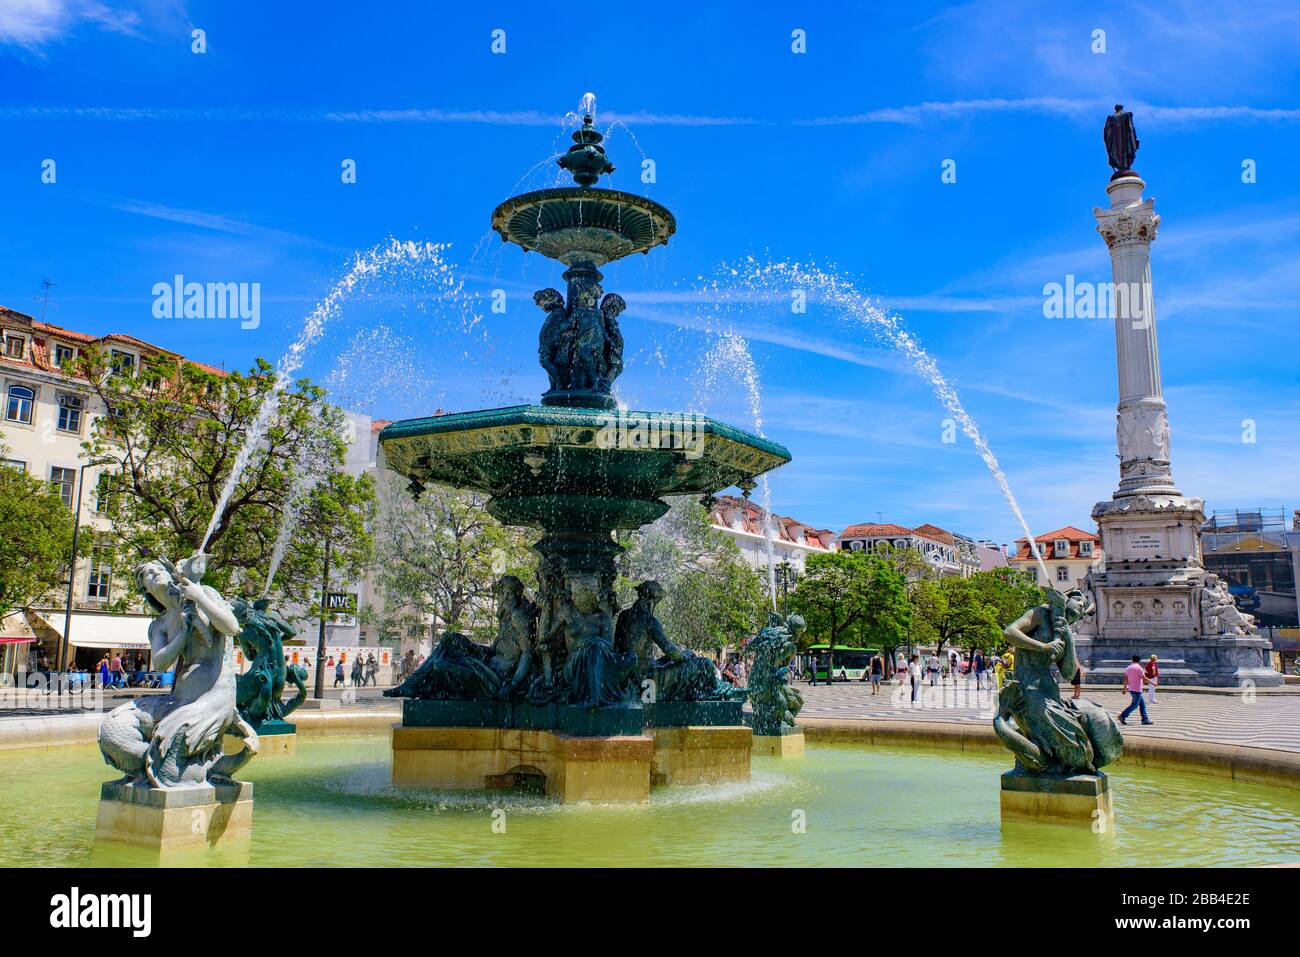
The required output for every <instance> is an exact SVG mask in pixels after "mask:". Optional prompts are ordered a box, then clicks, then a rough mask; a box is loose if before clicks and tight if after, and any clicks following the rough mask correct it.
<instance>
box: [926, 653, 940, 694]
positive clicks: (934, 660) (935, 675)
mask: <svg viewBox="0 0 1300 957" xmlns="http://www.w3.org/2000/svg"><path fill="white" fill-rule="evenodd" d="M925 667H926V670H927V671H929V672H930V687H931V688H933V687H934V686H935V685H936V684H938V683H939V656H938V655H936V654H934V653H933V652H931V654H930V657H929V658H927V659H926V662H925Z"/></svg>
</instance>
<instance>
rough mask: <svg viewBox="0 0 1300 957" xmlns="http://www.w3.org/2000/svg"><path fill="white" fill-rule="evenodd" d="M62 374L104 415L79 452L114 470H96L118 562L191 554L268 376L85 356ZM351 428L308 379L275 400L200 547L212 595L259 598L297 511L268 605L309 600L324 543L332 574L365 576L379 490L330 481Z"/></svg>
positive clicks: (157, 359)
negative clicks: (78, 381) (82, 384)
mask: <svg viewBox="0 0 1300 957" xmlns="http://www.w3.org/2000/svg"><path fill="white" fill-rule="evenodd" d="M70 374H74V375H76V376H78V377H79V378H84V379H85V380H86V381H88V382H89V383H90V388H91V390H92V392H93V393H94V394H95V395H96V396H97V397H98V398H99V399H100V401H102V402H103V403H104V407H105V408H106V410H107V412H106V414H104V415H101V416H98V417H97V418H96V419H95V421H94V425H93V427H92V429H91V433H90V436H89V437H88V439H87V440H86V442H84V443H83V448H84V450H85V453H86V454H87V456H88V457H92V458H95V459H101V460H108V461H110V462H111V463H112V464H110V465H109V466H108V467H107V468H106V470H105V472H104V473H101V478H100V482H101V485H100V488H99V498H100V500H101V501H107V502H111V503H112V505H111V508H107V509H106V511H107V514H108V517H109V518H110V521H111V523H112V536H113V545H114V547H115V549H116V551H117V552H118V553H119V554H122V555H125V556H126V557H127V559H128V560H132V561H133V560H136V559H138V558H140V557H142V556H147V555H167V556H169V557H176V556H178V555H187V554H190V553H192V552H194V551H195V550H197V549H198V548H199V547H200V546H201V545H202V543H203V540H204V536H205V534H206V533H207V529H208V524H209V521H210V520H211V519H212V517H213V514H214V512H215V511H216V509H217V504H218V502H219V501H220V499H221V495H222V491H223V489H224V487H225V485H226V482H227V480H228V478H229V477H230V474H231V472H232V470H233V468H234V466H235V463H236V458H237V456H238V455H239V452H240V450H241V449H242V448H243V447H244V445H245V440H246V438H247V436H248V435H249V432H250V429H251V428H252V427H253V425H254V422H255V420H256V418H257V416H258V412H259V410H260V409H261V408H262V406H263V403H264V402H266V400H267V399H268V396H270V395H271V393H272V391H273V385H274V382H275V370H274V369H273V368H272V366H271V365H270V364H269V363H267V362H265V361H264V360H260V359H259V360H257V362H256V363H255V364H254V366H253V368H252V369H251V370H250V371H249V373H248V374H241V373H239V372H232V373H230V374H228V375H222V374H218V373H216V372H214V371H211V370H208V369H204V368H200V367H199V366H197V365H194V364H193V363H190V362H186V361H184V360H183V359H180V358H178V357H175V356H168V355H160V356H154V357H148V358H146V359H145V360H144V361H143V362H142V363H141V365H140V367H139V368H138V369H136V368H127V367H123V366H120V365H117V364H115V362H114V360H113V359H112V358H111V357H110V356H109V355H106V354H105V353H104V352H103V351H100V350H95V349H88V350H86V351H85V352H84V353H83V354H82V355H81V356H80V357H79V359H78V362H77V364H76V366H75V368H74V369H73V370H72V372H71V373H70ZM346 424H347V423H346V419H345V417H344V415H343V413H342V411H341V410H339V409H337V408H335V407H333V406H331V405H329V404H328V403H327V402H326V401H325V393H324V390H322V389H321V388H319V387H318V386H315V385H313V384H312V383H311V382H310V381H309V380H307V379H300V380H298V381H297V382H296V383H295V384H293V385H292V386H291V387H289V388H287V389H286V390H284V392H283V393H282V394H281V395H280V397H279V401H278V402H276V403H275V405H274V413H273V414H272V415H271V416H270V419H269V421H268V422H267V426H266V429H265V431H264V433H263V434H262V436H261V439H260V441H258V442H257V443H256V445H255V446H254V447H253V448H252V450H251V454H250V456H249V459H248V462H247V465H246V467H245V469H244V471H243V473H242V475H241V478H240V480H239V482H238V484H237V485H236V486H235V488H234V490H233V492H232V494H231V495H230V497H229V499H228V500H227V501H226V502H225V503H224V505H223V506H222V508H221V512H220V514H219V515H218V516H217V521H216V524H215V526H214V528H213V532H212V535H211V537H210V538H209V539H208V543H207V551H208V554H209V555H210V556H211V563H210V566H209V567H210V569H211V571H210V573H209V574H210V576H211V577H210V579H209V581H210V583H211V584H212V585H214V586H215V587H217V588H219V589H222V590H227V591H243V592H245V593H254V594H260V593H261V591H262V588H263V586H264V583H265V580H266V576H267V573H268V570H269V569H270V566H271V564H272V562H273V557H274V556H275V552H276V548H275V546H276V541H277V539H278V538H279V532H280V529H281V527H282V524H283V523H284V521H285V520H286V516H287V514H289V513H292V512H294V511H297V512H298V514H297V521H296V525H295V526H294V529H293V534H292V536H291V537H290V540H289V543H288V547H287V548H286V549H285V550H284V554H283V563H282V565H281V567H280V570H279V571H278V572H277V574H276V577H275V581H274V587H273V590H272V596H273V597H274V598H276V599H277V600H280V601H285V602H290V603H294V604H300V605H309V604H310V603H311V601H312V600H313V599H314V598H315V597H316V596H317V594H318V591H319V585H320V580H321V577H322V571H323V561H324V550H325V541H326V540H327V539H328V540H329V541H330V545H331V548H330V550H331V559H332V563H333V565H334V567H335V568H336V569H338V570H339V572H340V573H341V574H348V575H352V576H356V575H359V574H360V572H361V570H362V569H363V568H364V566H365V564H366V563H367V561H368V559H369V553H370V545H371V542H370V538H369V535H368V534H367V533H366V523H367V521H368V519H369V514H370V512H369V510H370V508H371V504H372V503H373V500H374V490H373V484H372V482H371V480H370V479H369V478H368V477H365V476H362V477H353V476H349V475H346V474H344V473H342V472H340V471H338V470H339V469H340V468H341V466H342V464H343V461H344V455H345V451H346V439H345V434H346ZM304 479H307V480H306V481H304Z"/></svg>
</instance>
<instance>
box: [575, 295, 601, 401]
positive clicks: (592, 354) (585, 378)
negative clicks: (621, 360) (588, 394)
mask: <svg viewBox="0 0 1300 957" xmlns="http://www.w3.org/2000/svg"><path fill="white" fill-rule="evenodd" d="M600 295H601V288H600V283H597V282H588V283H586V284H585V285H583V286H580V287H577V288H576V291H575V292H574V294H573V298H574V301H573V302H571V303H569V318H570V320H571V321H572V323H573V361H572V365H571V366H570V370H571V372H570V379H569V387H570V388H571V389H596V390H601V389H604V388H607V387H606V386H603V385H602V383H603V382H605V379H606V375H605V372H606V357H605V352H606V348H607V342H606V335H605V317H604V315H603V314H602V312H601V310H600V309H598V308H597V306H596V304H597V303H598V302H600Z"/></svg>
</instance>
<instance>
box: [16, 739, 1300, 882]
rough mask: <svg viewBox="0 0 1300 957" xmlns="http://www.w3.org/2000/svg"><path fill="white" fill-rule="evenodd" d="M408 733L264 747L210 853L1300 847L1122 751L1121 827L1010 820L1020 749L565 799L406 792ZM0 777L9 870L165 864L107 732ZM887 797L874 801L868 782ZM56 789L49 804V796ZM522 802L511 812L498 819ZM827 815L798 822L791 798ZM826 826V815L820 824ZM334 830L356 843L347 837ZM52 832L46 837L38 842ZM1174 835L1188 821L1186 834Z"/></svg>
mask: <svg viewBox="0 0 1300 957" xmlns="http://www.w3.org/2000/svg"><path fill="white" fill-rule="evenodd" d="M390 737H391V736H390V734H389V733H387V732H384V733H369V734H348V733H344V732H337V731H335V732H329V733H316V732H312V733H308V734H304V735H303V738H302V740H301V741H300V743H299V747H298V753H297V755H296V756H295V757H294V758H292V759H287V760H275V761H267V762H262V761H261V759H259V758H255V759H253V761H252V762H250V763H249V764H248V765H247V766H246V767H245V768H244V769H243V770H242V771H241V772H240V776H241V777H242V778H246V779H248V780H250V781H252V782H254V788H255V792H256V805H257V806H256V809H255V812H254V814H253V824H252V834H251V841H249V842H247V844H246V847H245V848H244V849H243V850H242V851H241V852H240V853H239V854H236V853H234V852H232V851H226V850H224V849H221V848H216V849H204V850H203V851H201V852H199V853H197V854H196V855H195V857H194V859H193V861H192V862H187V863H193V864H194V865H195V866H206V867H211V866H221V865H230V866H240V867H247V866H252V867H304V866H305V867H328V866H361V867H387V868H392V867H400V866H411V865H413V866H429V865H458V866H462V867H466V866H479V867H481V866H484V865H497V866H516V867H521V866H551V867H582V866H588V867H599V866H614V867H646V866H656V865H658V866H674V867H690V866H699V867H712V868H716V867H718V865H719V862H724V863H725V864H727V865H731V866H748V867H755V866H774V865H792V866H804V867H871V866H875V867H888V866H894V867H918V866H939V867H945V866H948V867H954V866H955V867H960V866H967V867H989V866H999V865H1003V866H1005V865H1015V866H1022V867H1132V866H1133V862H1134V861H1150V862H1159V863H1160V864H1161V865H1162V866H1166V867H1176V866H1237V867H1262V866H1267V865H1270V864H1287V863H1292V864H1293V863H1296V862H1300V794H1297V792H1296V791H1294V790H1288V789H1282V788H1276V787H1267V786H1264V785H1256V784H1247V783H1240V782H1234V781H1231V780H1227V779H1223V778H1216V777H1211V776H1208V775H1201V774H1189V773H1181V772H1175V771H1163V770H1156V769H1151V768H1142V767H1138V766H1129V765H1125V764H1120V765H1118V766H1116V767H1115V768H1114V769H1113V770H1112V769H1109V768H1108V769H1107V770H1108V771H1109V772H1110V777H1111V786H1112V789H1113V791H1114V795H1115V821H1114V831H1113V833H1110V834H1106V835H1098V834H1093V833H1092V832H1091V831H1090V830H1089V829H1088V828H1086V827H1084V828H1080V827H1076V826H1065V825H1057V824H1050V823H1034V822H1026V823H1021V822H1013V823H1004V822H1003V821H1002V819H1001V811H1000V807H999V793H1000V789H999V778H1000V775H1001V774H1002V773H1003V772H1004V771H1006V769H1007V767H1008V765H1009V759H1008V756H1007V755H1005V754H998V753H990V754H984V753H980V752H955V751H952V750H930V749H925V748H898V747H882V746H878V745H876V746H861V745H849V744H834V745H832V744H827V743H822V742H813V741H810V742H809V744H808V750H807V753H806V754H805V755H804V756H803V757H801V758H794V759H791V758H787V759H780V758H764V757H758V756H756V757H755V758H754V760H753V766H752V773H751V777H750V780H749V781H748V782H745V783H732V784H719V785H713V784H710V785H702V786H666V787H657V788H654V789H653V790H652V791H651V794H650V799H649V803H647V804H644V805H640V806H637V807H628V806H626V805H616V806H604V805H600V804H585V805H584V804H560V803H557V802H556V801H554V800H552V799H549V798H546V797H544V796H542V795H533V794H527V793H519V794H512V793H510V792H504V791H459V792H458V791H436V790H420V789H414V790H408V789H401V788H394V787H393V786H392V784H391V774H392V770H391V761H392V750H391V741H390ZM4 762H5V764H4V768H5V773H4V774H2V775H0V867H15V866H26V867H35V866H40V867H67V866H74V867H75V866H87V865H99V866H131V865H141V866H156V864H157V860H156V857H155V858H152V859H151V858H150V857H149V856H148V855H147V854H145V853H144V852H142V851H140V850H139V849H137V848H130V847H109V848H95V847H94V835H95V810H96V805H97V803H98V800H99V794H100V786H101V784H102V782H103V781H104V780H105V779H106V778H107V777H109V776H110V772H109V771H108V770H107V769H106V768H105V767H104V763H103V761H102V760H101V758H100V755H99V751H98V748H97V747H96V746H95V745H93V744H87V745H78V746H72V747H62V748H49V749H45V748H41V749H33V750H25V751H9V752H6V754H5V756H4ZM867 793H869V794H871V796H872V803H871V806H870V813H864V811H863V795H864V794H867ZM34 794H35V795H40V800H38V801H34V800H33V799H32V795H34ZM501 807H504V808H506V809H507V813H508V815H509V822H510V823H509V828H508V830H507V831H506V832H505V833H504V834H500V833H495V832H493V830H492V829H491V828H489V827H487V826H486V824H485V823H484V822H485V820H488V817H487V815H489V814H490V813H491V812H492V811H493V810H494V809H497V808H501ZM796 809H797V810H801V811H803V812H804V813H805V814H806V818H807V820H808V822H809V826H808V828H807V830H806V831H805V832H803V833H798V834H793V833H792V832H791V821H792V816H791V815H792V811H793V810H796ZM814 825H815V826H814ZM331 826H333V827H335V829H336V831H337V832H338V834H343V835H345V836H346V839H338V834H334V835H331V833H330V832H329V828H330V827H331ZM33 835H36V836H38V837H39V840H36V839H34V838H33ZM1170 835H1177V836H1178V839H1177V840H1171V839H1170Z"/></svg>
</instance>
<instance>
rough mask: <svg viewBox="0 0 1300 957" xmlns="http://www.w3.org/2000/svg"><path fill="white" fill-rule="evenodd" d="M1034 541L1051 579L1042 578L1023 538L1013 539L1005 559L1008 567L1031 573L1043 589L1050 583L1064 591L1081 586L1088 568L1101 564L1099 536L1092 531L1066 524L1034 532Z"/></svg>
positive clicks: (1039, 569) (1040, 571)
mask: <svg viewBox="0 0 1300 957" xmlns="http://www.w3.org/2000/svg"><path fill="white" fill-rule="evenodd" d="M1034 541H1035V542H1037V543H1038V550H1039V554H1040V555H1042V557H1043V563H1044V564H1045V565H1046V566H1047V571H1048V574H1050V575H1051V580H1049V581H1044V580H1043V572H1042V569H1041V568H1039V567H1038V562H1037V561H1035V560H1034V555H1033V552H1032V551H1031V550H1030V548H1029V540H1028V539H1026V538H1019V539H1016V552H1015V554H1014V555H1012V556H1011V558H1010V559H1009V560H1008V561H1009V564H1010V565H1011V567H1012V568H1020V569H1023V570H1026V571H1031V572H1033V574H1034V580H1035V581H1036V582H1038V584H1039V585H1040V586H1042V587H1043V588H1047V587H1049V586H1050V587H1052V588H1056V589H1058V590H1060V591H1065V590H1067V589H1070V588H1075V587H1082V586H1083V578H1084V576H1085V575H1087V574H1088V571H1089V570H1090V569H1093V568H1099V567H1101V564H1102V558H1103V556H1102V551H1101V536H1099V535H1097V534H1096V533H1094V532H1085V531H1084V530H1083V529H1081V528H1075V527H1074V526H1073V525H1066V526H1065V527H1064V528H1058V529H1057V530H1056V531H1054V532H1048V533H1047V534H1046V535H1035V536H1034Z"/></svg>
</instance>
